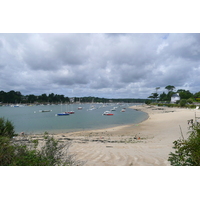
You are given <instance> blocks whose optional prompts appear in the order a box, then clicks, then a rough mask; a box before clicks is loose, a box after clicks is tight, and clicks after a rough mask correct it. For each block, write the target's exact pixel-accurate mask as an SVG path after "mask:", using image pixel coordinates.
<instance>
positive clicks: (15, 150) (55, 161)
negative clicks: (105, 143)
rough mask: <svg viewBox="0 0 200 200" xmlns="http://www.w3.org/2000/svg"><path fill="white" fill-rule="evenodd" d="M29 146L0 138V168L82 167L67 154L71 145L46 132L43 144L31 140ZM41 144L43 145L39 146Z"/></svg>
mask: <svg viewBox="0 0 200 200" xmlns="http://www.w3.org/2000/svg"><path fill="white" fill-rule="evenodd" d="M30 142H31V143H30V144H29V145H27V144H25V143H23V142H21V143H20V144H18V143H16V141H14V140H13V139H11V138H9V137H5V136H0V166H60V165H65V166H66V165H67V166H71V165H82V164H83V162H81V161H77V160H75V155H73V154H70V153H69V147H70V145H71V143H69V142H66V143H61V142H59V141H58V140H56V139H54V138H53V137H50V136H49V135H48V133H47V132H45V134H44V136H43V142H39V141H38V140H31V141H30ZM41 143H43V144H41Z"/></svg>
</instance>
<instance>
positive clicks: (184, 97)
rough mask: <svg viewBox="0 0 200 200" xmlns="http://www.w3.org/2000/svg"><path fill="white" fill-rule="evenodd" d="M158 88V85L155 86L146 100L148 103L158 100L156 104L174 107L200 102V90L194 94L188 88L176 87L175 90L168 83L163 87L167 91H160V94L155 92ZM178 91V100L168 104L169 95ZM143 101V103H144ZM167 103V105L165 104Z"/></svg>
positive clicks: (169, 100)
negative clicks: (153, 91) (154, 89)
mask: <svg viewBox="0 0 200 200" xmlns="http://www.w3.org/2000/svg"><path fill="white" fill-rule="evenodd" d="M158 89H160V88H159V87H157V88H156V93H152V95H151V96H149V97H148V98H150V99H151V100H149V101H146V102H147V103H148V104H150V103H155V102H158V104H160V105H161V104H163V105H166V106H169V107H170V106H175V107H194V108H195V106H194V105H193V106H189V104H195V103H200V92H197V93H195V94H192V93H191V92H190V91H189V90H184V89H178V90H177V91H175V87H174V86H172V85H168V86H166V87H165V89H166V90H167V91H168V92H167V93H166V92H162V93H161V94H160V95H159V94H158V93H157V90H158ZM176 93H178V94H179V96H180V99H181V100H180V101H177V102H176V104H174V105H170V102H171V97H172V95H173V94H176ZM157 99H158V100H157ZM146 102H145V103H146ZM167 104H168V105H167Z"/></svg>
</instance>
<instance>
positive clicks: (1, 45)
mask: <svg viewBox="0 0 200 200" xmlns="http://www.w3.org/2000/svg"><path fill="white" fill-rule="evenodd" d="M199 80H200V34H189V33H186V34H184V33H180V34H175V33H172V34H168V33H166V34H163V33H158V34H153V33H149V34H148V33H144V34H139V33H133V34H104V33H99V34H95V33H91V34H86V33H83V34H81V33H77V34H72V33H66V34H65V33H62V34H59V33H52V34H48V33H41V34H37V33H34V34H30V33H24V34H21V33H18V34H14V33H10V34H7V33H1V34H0V90H3V91H6V92H8V91H10V90H15V91H20V92H21V93H22V94H23V95H27V94H35V95H40V94H43V93H46V94H49V93H55V94H64V95H65V96H69V97H72V96H77V97H78V96H97V97H105V98H147V97H148V96H150V95H151V93H152V92H155V88H156V87H160V90H159V91H158V92H159V93H161V92H163V91H165V89H164V87H165V86H167V85H173V86H175V87H176V89H186V90H190V91H191V92H193V93H195V92H198V91H200V81H199Z"/></svg>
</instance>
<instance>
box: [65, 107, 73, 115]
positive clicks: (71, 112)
mask: <svg viewBox="0 0 200 200" xmlns="http://www.w3.org/2000/svg"><path fill="white" fill-rule="evenodd" d="M72 106H73V105H72ZM66 113H69V114H74V113H75V112H74V111H73V108H72V110H71V111H67V112H66Z"/></svg>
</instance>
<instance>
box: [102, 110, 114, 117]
mask: <svg viewBox="0 0 200 200" xmlns="http://www.w3.org/2000/svg"><path fill="white" fill-rule="evenodd" d="M103 115H107V116H111V115H114V114H113V113H111V112H110V111H105V112H104V113H103Z"/></svg>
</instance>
